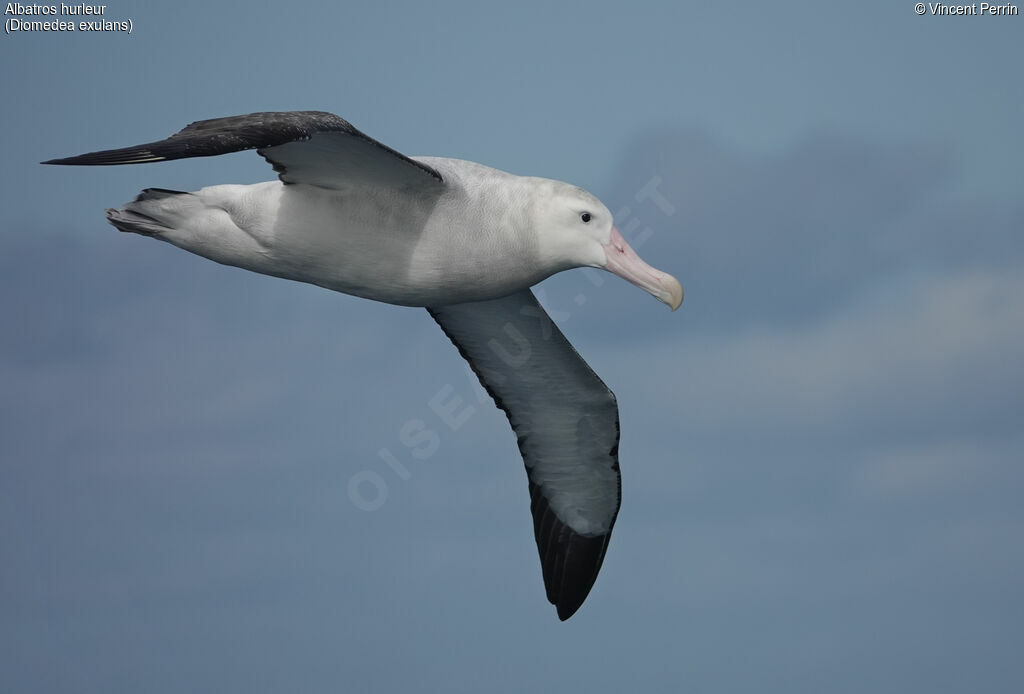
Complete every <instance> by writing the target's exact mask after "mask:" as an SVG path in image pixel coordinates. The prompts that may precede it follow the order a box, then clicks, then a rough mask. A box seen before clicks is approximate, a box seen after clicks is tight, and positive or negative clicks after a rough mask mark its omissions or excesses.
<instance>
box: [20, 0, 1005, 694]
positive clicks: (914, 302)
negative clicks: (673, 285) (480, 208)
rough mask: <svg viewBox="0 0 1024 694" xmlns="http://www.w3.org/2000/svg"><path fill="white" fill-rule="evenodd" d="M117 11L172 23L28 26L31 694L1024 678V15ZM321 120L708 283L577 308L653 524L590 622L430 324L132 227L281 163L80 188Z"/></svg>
mask: <svg viewBox="0 0 1024 694" xmlns="http://www.w3.org/2000/svg"><path fill="white" fill-rule="evenodd" d="M104 17H105V18H106V19H108V20H110V21H126V20H128V19H131V20H132V32H131V34H123V33H118V32H99V33H81V32H76V33H74V34H56V33H42V32H14V33H6V34H4V35H3V36H2V37H0V64H2V65H3V66H4V69H3V71H2V72H0V80H2V86H3V93H4V107H3V109H0V126H2V127H0V133H2V135H0V137H2V139H3V145H4V157H3V159H2V161H0V184H2V185H0V191H2V193H0V195H2V201H3V207H2V211H0V220H2V223H0V229H2V230H0V317H2V321H3V326H4V329H3V330H2V332H0V614H2V615H3V619H0V690H2V691H4V692H12V693H20V692H39V691H47V692H119V691H147V692H180V691H184V690H188V691H219V692H276V691H338V690H341V691H362V692H385V691H395V690H405V691H410V690H411V691H449V692H477V691H492V692H520V691H524V690H535V691H553V690H556V689H568V690H570V691H576V690H584V689H586V690H587V691H591V692H618V691H622V690H623V689H626V688H629V689H630V690H638V691H651V692H659V691H665V692H679V691H688V692H758V693H763V692H821V691H829V692H838V693H843V692H851V693H853V692H866V691H870V692H873V693H874V692H900V693H901V694H904V693H906V692H928V693H929V694H935V693H937V692H964V691H970V692H999V693H1003V692H1008V691H1018V690H1021V689H1022V687H1024V665H1022V663H1021V660H1020V652H1021V648H1022V646H1024V592H1022V586H1024V544H1022V543H1021V541H1020V540H1021V537H1022V536H1024V504H1021V501H1020V500H1021V498H1022V494H1024V467H1022V465H1021V461H1022V460H1024V415H1022V413H1024V366H1022V363H1021V355H1022V354H1024V194H1022V193H1024V190H1022V188H1024V157H1022V156H1021V155H1022V154H1024V129H1022V128H1021V125H1020V124H1021V123H1022V122H1024V86H1022V82H1021V79H1020V65H1021V64H1024V42H1022V41H1021V40H1020V37H1021V35H1022V31H1024V17H1021V16H1019V15H1018V16H1002V17H992V16H987V17H982V16H973V17H972V16H959V17H957V16H934V15H932V14H930V11H929V10H927V8H926V13H925V14H924V15H918V14H917V13H916V12H915V9H914V3H913V2H909V1H907V2H905V1H903V0H899V1H896V0H883V1H879V2H865V3H860V4H858V5H856V6H853V5H850V4H849V3H842V4H833V5H832V6H828V7H823V6H821V4H820V3H810V2H807V3H799V2H796V3H786V2H778V3H728V4H717V5H716V4H710V3H702V4H688V3H667V2H665V3H657V2H650V3H644V2H641V3H630V4H629V5H628V6H627V5H625V4H621V3H608V2H588V3H541V2H531V1H524V2H518V3H507V4H503V5H491V4H488V3H479V2H477V3H451V2H434V3H413V2H402V3H383V2H381V3H353V4H346V5H339V4H336V3H301V4H292V5H282V4H280V3H268V2H260V1H258V0H254V1H252V2H247V3H235V2H214V1H209V2H202V3H200V2H190V1H185V2H178V3H173V4H170V3H168V4H165V6H162V7H156V6H154V5H152V4H144V3H134V2H118V3H116V4H113V5H108V6H106V8H105V10H104ZM9 18H10V16H9V15H5V20H6V19H9ZM34 19H43V18H34ZM292 109H319V110H326V111H331V112H334V113H337V114H339V115H341V116H342V117H344V118H346V119H348V120H350V121H351V122H353V123H354V124H355V125H356V126H357V127H359V128H360V129H362V130H363V131H365V132H367V133H368V134H369V135H371V136H373V137H375V138H377V139H379V140H381V141H382V142H384V143H386V144H388V145H389V146H391V147H394V148H395V149H398V150H399V151H401V152H403V153H406V154H410V155H438V156H451V157H458V158H464V159H470V160H473V161H478V162H481V163H484V164H487V165H490V166H494V167H497V168H500V169H504V170H507V171H511V172H514V173H519V174H524V175H539V176H545V177H549V178H556V179H560V180H566V181H570V182H572V183H574V184H577V185H580V186H582V187H584V188H587V189H588V190H591V191H592V192H594V193H595V194H597V195H598V196H599V197H601V198H602V200H604V201H605V202H606V203H607V205H608V207H609V208H610V209H611V210H612V211H613V213H615V215H616V219H617V222H618V225H619V227H620V229H622V230H623V233H624V234H626V236H627V238H629V239H630V240H631V242H632V243H633V245H634V247H635V248H636V249H637V250H638V252H639V253H640V254H641V255H642V256H643V257H644V258H645V259H646V260H647V261H648V262H650V263H651V264H652V265H654V266H656V267H658V268H660V269H663V270H665V271H667V272H670V273H671V274H673V275H675V276H676V277H678V278H679V279H680V280H681V281H682V283H683V285H684V287H685V288H686V301H685V302H684V304H683V306H682V308H681V309H680V310H679V311H678V312H676V313H670V312H668V311H667V310H666V309H665V307H664V306H662V305H660V304H658V303H657V302H656V301H653V300H652V299H651V298H650V297H649V296H647V295H646V294H644V293H643V292H641V291H639V290H637V289H636V288H635V287H632V286H630V285H628V284H626V283H625V282H621V281H619V280H617V279H616V278H614V277H612V276H611V275H602V274H600V273H595V272H585V271H581V270H576V271H569V272H566V273H562V274H561V275H558V276H556V277H553V278H551V279H549V280H547V281H545V282H544V283H542V284H541V285H540V286H539V287H538V288H537V292H538V294H539V296H540V297H541V300H542V303H544V305H545V306H546V307H547V308H548V310H549V312H550V313H551V314H552V315H553V317H555V319H556V321H557V322H558V323H559V325H560V327H561V328H562V330H563V331H564V332H565V333H566V335H567V337H568V338H569V339H570V340H571V341H572V342H573V344H574V345H575V346H576V348H577V349H578V351H579V352H580V353H581V354H582V355H583V356H584V358H586V359H587V361H588V362H589V363H590V364H591V366H592V367H593V368H594V369H595V370H596V371H597V373H598V374H600V375H601V377H602V378H603V379H604V380H605V382H606V383H607V384H608V385H609V386H610V387H611V388H612V389H613V390H614V391H615V393H616V395H617V397H618V402H619V406H620V411H621V422H622V443H621V447H620V462H621V467H622V474H623V505H622V510H621V512H620V515H619V518H618V522H617V524H616V528H615V533H614V535H613V537H612V540H611V543H610V546H609V550H608V555H607V558H606V560H605V563H604V567H603V569H602V572H601V575H600V576H599V578H598V580H597V583H596V585H595V587H594V589H593V592H592V593H591V595H590V597H589V598H588V600H587V602H586V603H585V604H584V606H583V607H582V608H581V610H580V611H579V612H578V613H577V615H576V616H574V617H573V618H572V619H571V620H569V621H568V622H565V623H560V622H559V621H558V620H557V618H556V616H555V612H554V609H553V608H552V607H551V606H550V605H548V603H547V601H546V600H545V598H544V592H543V585H542V580H541V572H540V566H539V561H538V558H537V553H536V548H535V546H534V541H533V534H532V521H531V519H530V514H529V512H528V508H529V506H528V504H529V501H528V495H527V489H526V484H525V479H524V477H525V476H524V474H523V468H522V463H521V460H520V458H519V454H518V451H517V449H516V445H515V438H514V436H513V434H512V433H511V431H510V430H509V428H508V425H507V422H506V421H505V419H504V416H503V415H502V414H501V413H500V412H499V411H498V410H496V409H495V408H494V407H493V406H491V405H490V404H489V403H488V402H487V401H486V396H485V395H484V394H483V392H482V391H481V390H480V388H479V387H478V386H477V385H476V384H475V382H474V381H473V380H472V378H471V377H470V376H469V374H468V373H467V370H466V367H465V364H464V362H463V361H462V360H461V358H460V357H459V355H458V354H457V352H456V351H455V350H454V349H453V348H452V346H451V345H450V344H449V342H448V341H447V340H446V339H445V338H444V336H443V335H442V334H441V332H440V330H439V329H438V328H437V326H436V325H435V324H434V323H433V321H432V320H431V319H430V318H429V316H428V315H427V313H426V312H425V311H422V310H419V309H413V308H401V307H394V306H387V305H384V304H377V303H372V302H368V301H365V300H362V299H356V298H353V297H347V296H343V295H339V294H334V293H330V292H327V291H325V290H322V289H319V288H316V287H312V286H306V285H301V284H297V283H292V282H287V281H283V280H278V279H274V278H269V277H263V276H258V275H255V274H251V273H247V272H244V271H241V270H238V269H234V268H226V267H223V266H220V265H217V264H215V263H211V262H209V261H206V260H204V259H201V258H199V257H196V256H192V255H189V254H188V253H185V252H183V251H181V250H179V249H176V248H173V247H171V246H170V245H168V244H160V243H155V242H153V241H152V240H151V239H145V238H141V237H137V236H134V235H126V234H121V233H118V232H117V231H116V230H115V229H113V228H112V227H110V226H109V225H107V224H106V223H105V220H104V217H103V210H104V208H106V207H114V206H117V205H119V204H122V203H123V202H125V201H128V200H130V199H131V198H132V197H134V195H135V194H136V193H137V192H138V190H140V189H141V188H144V187H150V186H152V187H163V188H172V189H181V190H196V189H198V188H200V187H202V186H205V185H212V184H216V183H224V182H235V183H252V182H257V181H262V180H269V179H270V178H271V177H272V176H273V172H272V171H271V170H270V168H269V167H268V166H267V165H266V164H265V162H263V161H262V160H261V159H260V158H259V157H257V156H256V155H255V154H252V153H239V154H234V155H230V156H224V157H217V158H207V159H197V160H187V161H182V162H174V163H167V164H160V165H147V166H126V167H112V168H96V169H92V168H90V169H83V168H72V167H68V168H63V167H43V166H39V165H38V162H40V161H42V160H45V159H51V158H55V157H61V156H68V155H73V154H78V153H81V152H86V151H93V150H97V149H105V148H112V147H119V146H126V145H132V144H137V143H141V142H149V141H152V140H156V139H160V138H162V137H164V136H166V135H169V134H170V133H172V132H175V131H176V130H178V129H180V128H181V127H182V126H184V125H185V124H187V123H189V122H191V121H194V120H198V119H202V118H210V117H217V116H226V115H234V114H240V113H248V112H251V111H259V110H292ZM652 191H653V192H652ZM581 297H582V299H581ZM437 397H441V398H449V397H460V398H462V399H463V402H464V403H466V404H467V406H472V407H473V410H472V412H473V414H472V415H471V416H470V417H468V419H467V420H466V422H465V424H464V425H463V426H461V427H460V428H459V429H458V430H452V428H451V427H449V426H448V425H447V424H445V422H444V421H443V420H442V419H440V418H439V417H438V416H437V414H436V412H435V410H434V409H433V408H432V407H431V405H430V403H431V401H432V400H434V399H435V398H437ZM409 422H421V423H422V425H423V426H424V427H426V428H428V429H430V430H432V431H433V432H434V433H436V435H437V437H438V440H439V442H440V445H439V446H438V447H437V451H436V452H435V453H434V454H433V455H432V456H429V457H428V458H427V459H425V460H421V459H418V458H416V457H414V456H413V455H412V451H410V450H409V449H408V448H406V447H405V446H404V445H403V443H402V437H401V434H400V432H401V431H402V429H403V427H404V426H406V425H407V424H408V423H409ZM384 450H386V451H387V453H388V454H389V455H391V456H393V457H394V458H395V459H397V460H399V462H400V463H401V466H400V468H399V469H400V470H403V471H404V473H403V474H402V475H399V474H398V473H397V472H396V470H395V469H394V468H393V467H392V466H389V465H388V464H387V463H386V462H385V460H384V458H385V457H387V456H386V455H385V456H382V455H381V451H384ZM367 476H374V477H373V478H374V479H376V480H379V481H382V483H383V487H382V489H383V490H384V492H383V494H382V496H381V497H380V498H379V499H376V500H374V503H372V504H367V503H365V498H364V497H361V496H360V495H359V493H355V494H354V493H353V492H352V489H353V486H352V485H353V480H354V479H355V480H358V479H363V478H366V477H367ZM359 489H362V490H363V492H365V487H360V488H359ZM370 507H372V508H370Z"/></svg>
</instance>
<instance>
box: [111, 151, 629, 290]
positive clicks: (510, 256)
mask: <svg viewBox="0 0 1024 694" xmlns="http://www.w3.org/2000/svg"><path fill="white" fill-rule="evenodd" d="M416 160H417V161H422V162H424V163H426V164H428V165H429V166H431V167H433V168H434V169H436V170H437V171H438V172H440V173H441V175H442V176H444V178H445V183H446V184H447V185H446V186H445V187H444V188H440V187H438V189H436V190H435V189H434V188H428V189H426V190H416V191H412V192H411V193H409V192H407V191H400V190H399V191H396V190H393V189H389V188H382V187H379V186H369V185H367V186H363V185H358V184H353V185H351V186H347V187H346V188H345V189H343V190H334V189H328V188H322V187H319V186H314V185H307V184H285V183H283V182H281V181H267V182H264V183H256V184H253V185H217V186H209V187H206V188H202V189H200V190H199V191H197V192H195V193H190V194H186V195H182V194H175V195H160V194H159V192H162V191H159V192H158V194H156V195H151V196H149V197H145V196H144V197H142V199H140V200H137V201H136V202H134V203H131V205H130V206H129V207H128V209H129V210H131V211H132V212H136V213H141V214H144V215H146V216H147V217H150V218H152V219H153V220H155V221H156V222H158V223H159V224H160V226H162V227H165V228H164V229H162V230H160V231H159V233H155V234H154V235H155V236H157V237H158V238H160V239H161V240H163V241H167V242H169V243H172V244H174V245H175V246H178V247H179V248H183V249H185V250H187V251H190V252H192V253H195V254H197V255H201V256H203V257H205V258H209V259H210V260H215V261H217V262H218V263H223V264H225V265H234V266H237V267H241V268H244V269H246V270H252V271H254V272H259V273H262V274H265V275H273V276H275V277H282V278H285V279H291V280H297V281H300V282H308V283H310V284H316V285H319V286H321V287H324V288H326V289H331V290H333V291H337V292H342V293H344V294H352V295H355V296H360V297H363V298H366V299H373V300H375V301H383V302H386V303H391V304H401V305H405V306H434V305H442V304H452V303H464V302H467V301H483V300H487V299H494V298H498V297H501V296H505V295H507V294H511V293H512V292H515V291H517V290H519V289H522V288H523V287H530V286H533V285H534V284H536V283H537V282H540V281H541V280H543V279H545V278H546V277H549V276H550V275H552V274H554V273H556V272H559V271H561V270H564V269H566V268H567V267H570V266H571V260H570V259H569V258H568V257H565V254H562V255H559V254H557V253H552V252H542V250H543V251H549V250H550V249H549V248H548V247H547V246H545V244H544V242H543V239H541V238H540V237H539V235H538V233H537V230H538V229H540V228H543V226H542V225H540V224H539V223H538V218H539V217H540V214H541V210H540V209H539V207H540V206H539V205H538V200H543V199H545V196H551V195H554V194H555V192H556V191H558V190H559V189H565V190H571V191H573V192H577V193H578V194H583V195H587V196H589V194H587V193H585V191H582V190H580V189H578V188H575V187H571V186H568V184H565V183H561V182H559V181H553V180H549V179H543V178H536V177H526V176H515V175H513V174H509V173H506V172H504V171H499V170H498V169H492V168H490V167H487V166H483V165H480V164H476V163H474V162H468V161H463V160H459V159H446V158H442V157H417V158H416ZM589 197H591V198H593V196H589ZM591 207H593V208H595V209H601V208H604V206H603V205H602V204H601V203H600V202H599V201H598V200H597V199H596V198H593V199H592V204H591ZM606 214H607V215H608V217H610V213H606Z"/></svg>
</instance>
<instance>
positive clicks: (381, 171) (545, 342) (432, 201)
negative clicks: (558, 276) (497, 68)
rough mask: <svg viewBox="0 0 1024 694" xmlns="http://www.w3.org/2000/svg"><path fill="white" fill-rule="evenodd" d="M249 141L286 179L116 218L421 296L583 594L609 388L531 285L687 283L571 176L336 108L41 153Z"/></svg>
mask: <svg viewBox="0 0 1024 694" xmlns="http://www.w3.org/2000/svg"><path fill="white" fill-rule="evenodd" d="M246 149H255V150H256V152H257V153H258V154H259V155H260V156H262V157H263V158H264V159H266V160H267V161H268V162H270V164H271V165H272V166H273V167H274V170H275V171H276V172H277V174H278V178H279V179H280V180H278V181H268V182H265V183H257V184H255V185H217V186H210V187H208V188H203V189H202V190H199V191H197V192H194V193H187V192H182V191H177V190H165V189H162V188H147V189H145V190H143V191H142V193H140V194H139V196H138V197H137V198H135V200H134V201H132V202H130V203H128V204H126V205H124V206H123V207H121V208H120V209H116V210H114V209H111V210H107V219H108V220H109V221H110V223H111V224H113V225H114V226H115V227H117V228H118V229H120V230H121V231H130V232H134V233H136V234H142V235H143V236H152V237H153V238H156V239H160V240H161V241H167V242H169V243H172V244H174V245H175V246H178V247H179V248H183V249H185V250H186V251H191V252H192V253H195V254H197V255H201V256H203V257H205V258H209V259H210V260H215V261H217V262H218V263H224V264H225V265H235V266H237V267H241V268H245V269H247V270H252V271H254V272H260V273H263V274H265V275H274V276H276V277H284V278H287V279H292V280H297V281H299V282H308V283H310V284H316V285H319V286H321V287H324V288H326V289H333V290H334V291H338V292H342V293H344V294H354V295H356V296H361V297H365V298H367V299H375V300H377V301H384V302H387V303H391V304H400V305H403V306H422V307H425V308H426V309H427V311H429V312H430V315H431V316H433V318H434V320H436V321H437V322H438V324H440V326H441V329H442V330H443V331H444V332H445V334H446V335H447V336H448V337H449V338H450V339H451V341H452V342H453V343H455V346H456V347H457V348H458V350H459V352H460V353H461V354H462V356H463V357H465V359H466V360H467V361H468V362H469V364H470V366H471V367H472V369H473V371H474V372H475V373H476V375H477V376H478V377H479V379H480V382H481V383H482V384H483V386H484V388H485V389H486V390H487V392H488V393H490V394H491V396H492V397H493V398H494V401H495V403H496V404H497V406H498V407H500V408H501V409H502V410H504V411H505V414H506V415H507V416H508V419H509V422H510V423H511V425H512V429H513V430H514V431H515V433H516V436H517V438H518V441H519V449H520V451H521V452H522V455H523V462H524V463H525V464H526V473H527V477H528V478H529V487H530V498H531V504H530V508H531V511H532V512H533V527H534V533H535V535H536V540H537V548H538V550H539V551H540V560H541V566H542V569H543V573H544V586H545V588H546V590H547V597H548V600H549V601H550V602H551V603H552V604H553V605H554V606H555V607H556V609H557V610H558V616H559V618H560V619H562V620H565V619H568V618H569V617H571V616H572V615H573V613H575V612H576V610H577V609H579V607H580V605H582V604H583V601H584V600H585V599H586V597H587V594H588V593H589V592H590V589H591V587H592V586H593V585H594V580H595V579H596V578H597V573H598V571H599V570H600V568H601V562H602V561H603V560H604V555H605V550H606V549H607V547H608V539H609V537H610V536H611V532H612V526H613V525H614V523H615V516H616V515H617V513H618V511H619V502H620V477H619V461H618V449H619V414H618V407H617V405H616V402H615V396H614V395H613V394H612V392H611V391H610V390H609V389H608V387H607V386H606V385H605V384H604V383H603V382H602V381H601V379H600V378H598V377H597V375H596V374H595V373H594V372H593V371H592V370H591V369H590V367H589V366H587V363H586V362H585V361H583V359H582V358H580V355H579V354H577V353H576V350H575V349H573V347H572V345H570V344H569V342H568V341H567V340H566V339H565V337H564V336H563V335H562V333H561V332H560V331H559V330H558V328H557V327H555V326H554V324H553V323H552V321H551V319H550V318H549V317H548V315H547V314H546V313H545V312H544V309H542V308H541V306H540V304H539V303H537V299H536V298H535V297H534V295H533V293H532V292H531V291H530V287H531V286H533V285H534V284H536V283H537V282H540V281H541V280H543V279H544V278H546V277H548V276H550V275H552V274H554V273H556V272H560V271H562V270H567V269H569V268H575V267H596V268H603V269H605V270H609V271H610V272H613V273H615V274H616V275H618V276H620V277H622V278H623V279H626V280H628V281H629V282H632V283H633V284H635V285H637V286H638V287H640V288H642V289H644V290H646V291H647V292H649V293H650V294H652V295H653V296H654V297H655V298H657V299H658V300H659V301H662V302H664V303H666V304H668V305H669V306H670V307H671V308H672V309H673V310H675V309H676V308H678V307H679V305H680V304H681V303H682V301H683V288H682V286H681V285H680V284H679V282H678V281H677V280H676V279H675V278H674V277H672V276H671V275H668V274H666V273H664V272H661V271H659V270H655V269H654V268H652V267H651V266H650V265H648V264H647V263H645V262H644V261H643V260H641V259H640V257H639V256H638V255H637V254H636V253H635V252H634V251H633V249H632V248H631V247H630V246H629V244H627V243H626V241H625V239H623V237H622V235H621V234H620V233H619V231H618V229H616V228H615V225H614V223H613V220H612V215H611V213H609V211H608V208H607V207H605V206H604V205H603V204H602V203H601V201H599V200H598V199H597V198H596V197H594V196H593V195H591V194H590V193H588V192H586V191H584V190H582V189H580V188H577V187H575V186H572V185H569V184H567V183H562V182H560V181H553V180H549V179H544V178H534V177H526V176H515V175H512V174H509V173H505V172H504V171H499V170H497V169H492V168H489V167H487V166H483V165H481V164H476V163H473V162H469V161H462V160H458V159H446V158H441V157H406V156H404V155H402V154H400V153H399V152H396V151H395V150H393V149H391V148H390V147H387V146H386V145H383V144H381V143H380V142H377V141H376V140H374V139H373V138H370V137H368V136H366V135H364V134H363V133H361V132H360V131H359V130H357V129H356V128H354V127H353V126H352V125H351V124H350V123H348V121H345V120H344V119H342V118H339V117H338V116H335V115H333V114H331V113H324V112H319V111H293V112H275V113H251V114H249V115H245V116H232V117H229V118H214V119H212V120H204V121H198V122H196V123H192V124H191V125H189V126H188V127H186V128H184V129H183V130H181V131H180V132H178V133H176V134H174V135H171V136H170V137H168V138H167V139H165V140H161V141H159V142H152V143H149V144H144V145H139V146H137V147H126V148H123V149H114V150H107V151H103V152H93V153H90V154H83V155H81V156H77V157H68V158H66V159H53V160H50V161H46V162H43V163H44V164H71V165H114V164H143V163H148V162H157V161H169V160H172V159H184V158H188V157H208V156H215V155H218V154H227V153H229V152H238V151H241V150H246Z"/></svg>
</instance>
